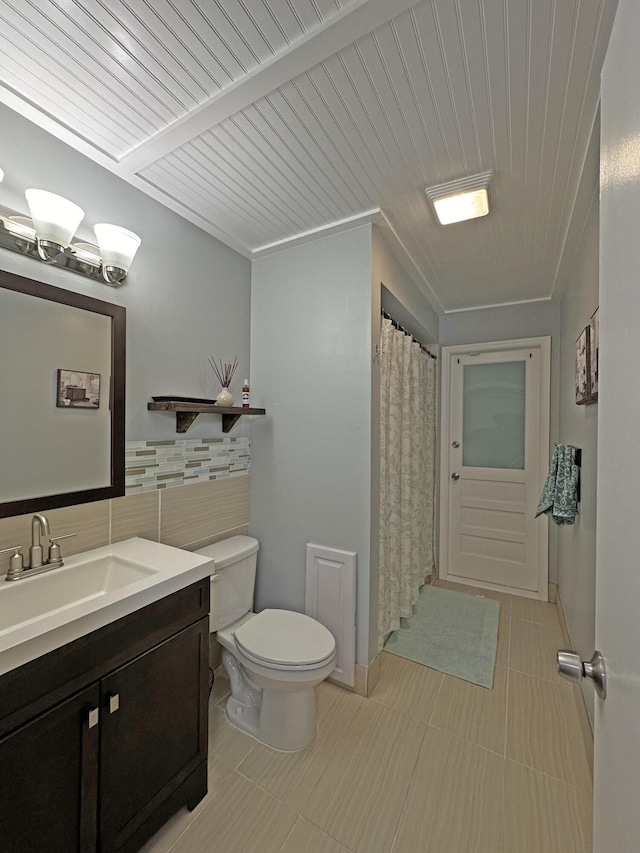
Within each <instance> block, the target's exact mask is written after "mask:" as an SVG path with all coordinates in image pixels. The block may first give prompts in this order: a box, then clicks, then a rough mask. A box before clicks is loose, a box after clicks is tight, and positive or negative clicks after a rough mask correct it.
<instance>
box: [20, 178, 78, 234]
mask: <svg viewBox="0 0 640 853" xmlns="http://www.w3.org/2000/svg"><path fill="white" fill-rule="evenodd" d="M25 197H26V199H27V204H28V205H29V212H30V213H31V218H32V219H33V225H34V228H35V229H36V236H37V237H38V239H39V240H50V241H51V242H52V243H57V244H58V245H60V246H64V247H65V248H66V247H67V246H68V245H69V243H70V242H71V238H72V237H73V235H74V234H75V233H76V230H77V228H78V225H80V223H81V222H82V217H83V216H84V210H82V208H81V207H78V205H77V204H74V203H73V202H72V201H68V200H67V199H66V198H63V197H62V196H60V195H55V193H49V192H46V191H45V190H34V189H31V190H26V192H25Z"/></svg>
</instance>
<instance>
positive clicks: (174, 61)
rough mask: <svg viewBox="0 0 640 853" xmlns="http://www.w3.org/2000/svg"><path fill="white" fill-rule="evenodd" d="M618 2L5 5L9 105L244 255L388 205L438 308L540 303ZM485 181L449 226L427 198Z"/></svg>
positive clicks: (547, 289) (162, 0) (559, 254)
mask: <svg viewBox="0 0 640 853" xmlns="http://www.w3.org/2000/svg"><path fill="white" fill-rule="evenodd" d="M615 7H616V0H419V2H416V0H0V101H3V102H4V103H6V104H8V105H9V106H11V107H12V108H14V109H16V110H18V111H20V112H22V113H23V114H24V115H26V116H27V117H29V118H31V119H32V120H34V121H36V122H37V123H38V124H40V125H41V126H42V127H44V128H46V129H47V130H49V131H51V132H52V133H55V134H56V135H58V136H59V137H60V138H62V139H64V140H65V141H66V142H68V143H69V144H71V145H73V146H74V147H75V148H77V149H78V150H80V151H82V152H83V153H85V154H87V155H89V156H90V157H92V158H93V159H95V160H96V161H97V162H99V163H101V164H102V165H104V166H106V167H107V168H109V169H111V170H112V171H113V172H115V173H116V174H119V175H121V176H122V177H124V178H125V179H126V180H128V181H130V182H131V183H132V184H134V185H135V186H137V187H139V188H141V189H143V190H144V191H145V192H148V193H149V194H150V195H152V196H154V197H155V198H156V199H158V200H159V201H161V202H163V203H164V204H166V205H167V206H168V207H170V208H172V209H173V210H176V211H177V212H179V213H181V214H182V215H183V216H185V217H186V218H188V219H189V220H191V221H192V222H194V223H196V224H197V225H199V226H200V227H202V228H204V229H205V230H206V231H208V232H209V233H211V234H212V235H214V236H216V237H218V238H219V239H221V240H223V241H224V242H226V243H228V244H229V245H231V246H232V247H234V248H236V249H238V250H239V251H241V252H243V253H244V254H246V255H247V256H249V257H255V256H256V254H255V250H256V249H259V248H260V247H262V246H264V245H265V244H270V243H272V242H275V241H278V240H283V239H286V238H289V237H292V236H294V235H296V234H300V233H301V232H304V231H306V230H308V229H314V228H318V227H321V226H324V225H327V224H329V223H332V222H334V221H336V220H341V219H344V218H346V217H350V216H354V215H357V214H360V213H363V212H364V211H368V210H371V209H372V208H378V207H379V208H381V209H382V211H383V212H384V215H385V217H386V221H387V223H389V224H390V226H391V229H392V231H393V232H395V240H396V246H397V247H400V246H402V247H403V248H402V250H401V254H402V259H403V262H404V263H405V265H407V266H408V268H409V269H410V270H411V271H412V273H413V274H414V277H415V278H416V281H417V283H418V284H419V286H420V287H421V288H422V289H423V291H424V293H425V295H426V296H427V298H428V299H429V300H430V301H431V302H432V304H433V305H434V307H435V308H436V309H437V310H438V311H451V310H457V309H461V308H467V307H475V306H480V305H490V304H502V303H509V302H518V301H524V300H533V299H544V298H549V297H551V296H552V295H553V294H554V290H555V289H556V288H558V287H559V286H561V284H562V281H561V278H562V275H559V273H558V271H559V270H563V269H565V268H566V266H567V264H566V256H565V263H563V251H565V250H566V247H567V246H568V245H570V243H571V241H569V242H568V243H567V239H566V238H567V233H568V230H569V226H570V223H572V229H573V230H577V232H579V231H580V229H581V224H582V219H583V218H584V216H585V215H586V212H587V204H586V203H585V204H581V202H580V199H581V195H579V194H578V184H579V180H580V175H581V173H582V169H583V164H584V162H585V157H586V154H587V149H588V144H589V139H590V133H591V128H592V125H593V121H594V116H595V114H596V110H597V105H598V94H599V76H600V68H601V65H602V61H603V58H604V53H605V49H606V44H607V40H608V36H609V32H610V29H611V24H612V20H613V16H614V13H615ZM0 139H1V131H0ZM3 165H4V166H5V169H6V168H7V166H8V165H9V164H3ZM488 170H492V171H493V172H494V176H493V180H492V184H491V190H490V192H491V201H492V210H491V212H490V214H489V215H488V216H486V217H484V218H482V219H478V220H475V221H472V222H468V223H459V224H456V225H449V226H441V225H439V224H437V222H436V220H435V219H434V216H433V214H432V212H431V209H430V207H429V205H428V204H427V200H426V197H425V193H424V189H425V187H427V186H430V185H432V184H438V183H442V182H444V181H448V180H452V179H455V178H460V177H464V176H466V175H469V174H474V173H477V172H482V171H488ZM582 195H584V193H583V194H582ZM576 199H578V201H577V202H576ZM572 218H573V219H572ZM129 225H130V226H131V227H134V228H135V223H129ZM387 233H390V232H389V229H387ZM399 250H400V249H399Z"/></svg>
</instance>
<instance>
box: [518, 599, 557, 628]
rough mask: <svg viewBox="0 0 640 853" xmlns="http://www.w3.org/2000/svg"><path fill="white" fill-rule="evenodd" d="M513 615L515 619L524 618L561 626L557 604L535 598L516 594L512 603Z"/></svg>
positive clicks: (527, 620)
mask: <svg viewBox="0 0 640 853" xmlns="http://www.w3.org/2000/svg"><path fill="white" fill-rule="evenodd" d="M511 616H512V618H513V619H524V620H525V621H526V622H540V623H542V624H544V625H557V626H558V627H559V626H560V619H559V618H558V608H557V606H556V605H555V604H550V603H549V602H548V601H538V600H537V599H535V598H522V597H521V596H514V597H513V601H512V603H511Z"/></svg>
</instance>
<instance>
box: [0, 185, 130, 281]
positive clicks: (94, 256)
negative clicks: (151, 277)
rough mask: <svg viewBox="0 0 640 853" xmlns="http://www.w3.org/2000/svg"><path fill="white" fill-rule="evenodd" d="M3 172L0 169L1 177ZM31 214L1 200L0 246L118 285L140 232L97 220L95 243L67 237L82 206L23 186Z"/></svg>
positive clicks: (71, 233)
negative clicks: (81, 241)
mask: <svg viewBox="0 0 640 853" xmlns="http://www.w3.org/2000/svg"><path fill="white" fill-rule="evenodd" d="M2 177H4V174H3V172H2V170H1V169H0V181H1V180H2ZM25 197H26V199H27V204H28V205H29V212H30V214H31V216H30V217H28V216H23V215H22V214H21V212H20V211H17V210H11V209H10V208H8V207H4V206H3V205H1V204H0V246H1V247H3V248H5V249H10V250H11V251H14V252H20V253H21V254H23V255H27V256H28V257H31V258H37V259H39V260H41V261H44V262H45V263H47V264H54V265H55V266H58V267H63V268H64V269H68V270H71V271H72V272H77V273H80V274H81V275H84V276H87V277H89V278H93V279H98V280H100V281H103V282H106V283H107V284H109V285H110V286H111V287H118V286H119V285H121V284H122V282H123V281H124V280H125V278H126V277H127V273H128V272H129V267H130V266H131V262H132V261H133V258H134V256H135V254H136V252H137V250H138V247H139V246H140V238H139V237H138V235H137V234H134V233H133V232H132V231H128V230H127V229H126V228H121V227H120V226H119V225H108V224H105V223H101V224H99V225H96V227H95V233H96V239H97V241H98V246H94V245H93V244H90V243H79V242H77V241H76V242H75V243H72V242H71V241H72V239H73V235H74V234H75V232H76V230H77V228H78V226H79V225H80V222H81V221H82V218H83V217H84V211H83V210H82V209H81V208H80V207H78V205H77V204H74V203H73V202H72V201H68V199H66V198H63V197H62V196H59V195H56V194H55V193H50V192H46V191H45V190H37V189H28V190H27V191H26V192H25Z"/></svg>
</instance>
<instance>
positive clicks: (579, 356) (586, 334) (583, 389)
mask: <svg viewBox="0 0 640 853" xmlns="http://www.w3.org/2000/svg"><path fill="white" fill-rule="evenodd" d="M590 328H591V327H590V326H587V327H586V328H585V329H583V330H582V333H581V335H580V337H579V338H578V340H577V341H576V404H577V405H578V406H582V405H584V404H585V403H588V402H589V398H590V396H591V388H590V385H589V376H590V370H589V365H590V358H589V355H590V354H589V339H590Z"/></svg>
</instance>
